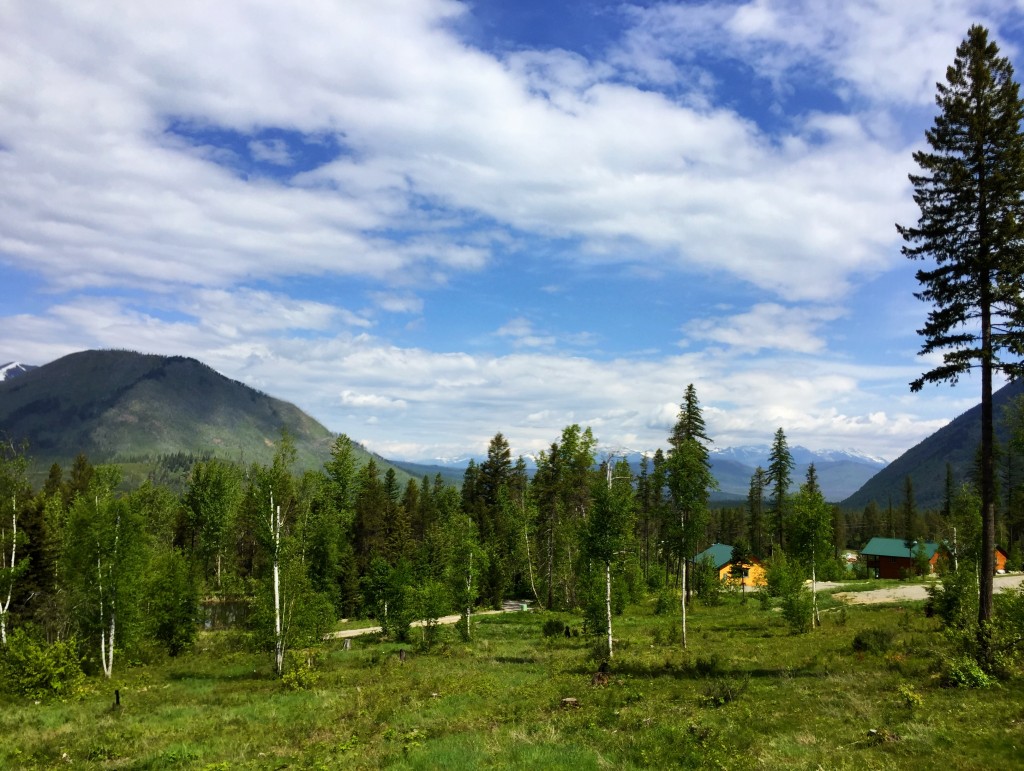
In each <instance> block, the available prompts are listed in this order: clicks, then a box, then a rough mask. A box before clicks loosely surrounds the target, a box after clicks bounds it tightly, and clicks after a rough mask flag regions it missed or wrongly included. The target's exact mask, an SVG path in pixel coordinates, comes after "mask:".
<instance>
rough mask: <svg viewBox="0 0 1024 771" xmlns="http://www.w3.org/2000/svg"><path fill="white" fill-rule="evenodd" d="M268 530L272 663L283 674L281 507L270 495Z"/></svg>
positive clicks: (279, 673)
mask: <svg viewBox="0 0 1024 771" xmlns="http://www.w3.org/2000/svg"><path fill="white" fill-rule="evenodd" d="M270 532H271V535H272V537H273V539H274V568H273V570H274V665H275V671H276V672H277V674H278V676H280V675H282V674H284V635H283V634H282V626H281V507H280V506H278V507H277V508H276V509H275V507H274V496H273V494H271V496H270Z"/></svg>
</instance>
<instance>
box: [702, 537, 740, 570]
mask: <svg viewBox="0 0 1024 771" xmlns="http://www.w3.org/2000/svg"><path fill="white" fill-rule="evenodd" d="M705 557H711V559H712V560H714V562H715V569H716V570H721V569H722V568H723V567H725V566H726V565H728V564H729V563H730V562H732V547H731V546H728V545H726V544H724V543H716V544H712V545H711V546H709V547H708V548H706V549H705V550H704V551H702V552H701V553H700V554H698V555H697V556H695V557H694V558H693V561H694V562H695V563H696V562H700V561H701V560H702V559H704V558H705Z"/></svg>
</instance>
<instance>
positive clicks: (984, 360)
mask: <svg viewBox="0 0 1024 771" xmlns="http://www.w3.org/2000/svg"><path fill="white" fill-rule="evenodd" d="M989 284H990V281H989V279H988V277H987V276H986V277H985V280H984V282H983V284H982V300H981V303H980V305H981V349H982V354H981V564H980V565H979V568H980V571H981V575H980V576H979V581H978V591H979V594H978V624H979V634H980V635H981V643H982V653H983V655H985V656H987V654H988V645H987V638H988V635H987V632H986V630H985V627H986V626H987V625H988V622H989V621H991V619H992V588H993V587H992V577H993V575H994V574H995V572H996V571H995V547H996V538H995V451H994V446H995V442H994V436H993V431H994V428H993V407H992V309H991V301H990V300H989V297H988V295H989V288H988V287H989Z"/></svg>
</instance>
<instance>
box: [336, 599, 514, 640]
mask: <svg viewBox="0 0 1024 771" xmlns="http://www.w3.org/2000/svg"><path fill="white" fill-rule="evenodd" d="M522 609H523V603H522V602H520V601H518V600H516V601H512V600H508V601H506V602H505V603H503V604H502V608H501V610H478V611H475V612H474V613H473V617H474V618H476V617H477V616H490V615H492V614H494V613H511V612H513V611H522ZM460 618H461V616H441V618H439V619H438V620H437V623H439V624H455V623H458V621H459V619H460ZM423 623H424V622H422V621H413V622H412V626H414V627H421V626H423ZM380 631H382V630H381V628H380V627H379V626H367V627H363V628H361V629H344V630H342V631H341V632H330V633H328V634H326V635H324V639H325V640H341V639H344V638H345V637H360V636H362V635H364V634H377V632H380Z"/></svg>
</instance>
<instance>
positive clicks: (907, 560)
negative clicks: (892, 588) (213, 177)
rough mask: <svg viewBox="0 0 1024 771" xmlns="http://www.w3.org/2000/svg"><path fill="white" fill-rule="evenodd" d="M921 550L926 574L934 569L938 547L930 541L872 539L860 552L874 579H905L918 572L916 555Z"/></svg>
mask: <svg viewBox="0 0 1024 771" xmlns="http://www.w3.org/2000/svg"><path fill="white" fill-rule="evenodd" d="M922 550H923V552H924V557H925V558H926V559H927V560H928V572H929V573H930V572H932V570H934V569H935V563H936V561H937V560H938V553H939V545H938V544H937V543H933V542H932V541H920V542H919V541H909V542H908V541H906V540H904V539H903V538H877V537H876V538H872V539H871V540H870V541H868V543H867V546H865V547H864V548H863V549H861V550H860V558H861V560H863V561H864V564H865V565H866V566H867V569H868V573H869V574H870V575H872V576H874V577H875V578H906V577H907V576H912V575H915V574H916V573H917V572H918V568H917V565H918V560H917V558H918V555H919V553H920V552H921V551H922Z"/></svg>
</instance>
